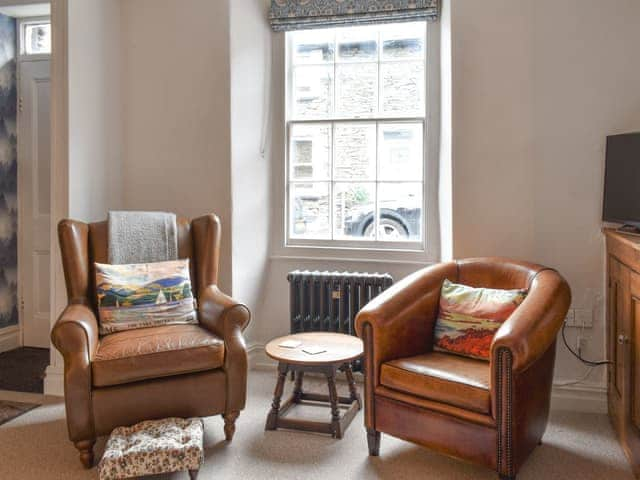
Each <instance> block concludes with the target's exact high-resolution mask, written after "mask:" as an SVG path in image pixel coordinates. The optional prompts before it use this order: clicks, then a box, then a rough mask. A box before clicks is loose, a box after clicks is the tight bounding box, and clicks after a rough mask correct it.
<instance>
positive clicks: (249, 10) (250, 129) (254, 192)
mask: <svg viewBox="0 0 640 480" xmlns="http://www.w3.org/2000/svg"><path fill="white" fill-rule="evenodd" d="M266 12H267V8H266V2H265V1H264V0H235V1H233V2H230V18H229V21H230V25H231V27H230V52H231V55H230V62H231V91H230V94H231V185H232V192H231V198H232V205H233V211H232V225H233V247H232V259H233V295H234V297H236V298H237V299H239V300H241V301H242V302H244V303H246V304H247V305H248V306H249V308H250V309H251V311H252V312H253V321H252V323H251V326H250V329H249V331H248V332H247V336H248V338H249V341H251V339H252V338H253V337H254V336H255V335H254V332H255V331H256V330H258V329H259V325H260V324H261V323H262V322H263V321H268V320H267V319H263V318H261V317H260V316H259V315H258V314H257V312H258V307H259V305H260V303H261V301H262V298H263V291H264V286H265V274H266V267H267V261H268V256H269V232H270V218H269V215H270V211H271V210H270V208H271V191H270V185H271V183H270V179H271V169H270V160H271V156H270V150H269V148H268V147H269V144H268V143H267V140H268V135H267V133H268V129H269V120H270V115H269V112H270V104H269V102H270V93H271V92H270V90H269V87H270V82H269V68H270V65H269V62H270V53H271V52H270V49H271V30H270V28H269V27H268V25H267V24H266V22H265V18H266V14H267V13H266Z"/></svg>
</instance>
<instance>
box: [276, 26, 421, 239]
mask: <svg viewBox="0 0 640 480" xmlns="http://www.w3.org/2000/svg"><path fill="white" fill-rule="evenodd" d="M426 31H427V25H426V22H415V23H400V24H388V25H372V26H364V27H342V28H334V29H320V30H306V31H295V32H289V33H287V89H286V96H287V100H286V102H287V109H286V111H287V145H288V147H287V200H286V204H287V244H289V245H313V246H316V245H320V246H346V247H349V246H352V247H362V248H367V247H384V248H387V247H389V248H401V249H404V248H423V247H424V238H425V232H424V210H425V208H424V205H425V201H424V191H425V179H424V177H425V133H426V128H427V125H426V98H425V97H426V94H425V90H426V70H427V65H426V63H427V62H426V57H427V55H426V45H425V43H426Z"/></svg>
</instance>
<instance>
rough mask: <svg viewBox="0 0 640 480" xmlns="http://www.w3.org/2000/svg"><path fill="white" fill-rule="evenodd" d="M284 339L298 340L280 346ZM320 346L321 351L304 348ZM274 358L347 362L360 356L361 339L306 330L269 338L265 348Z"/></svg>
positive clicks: (313, 362)
mask: <svg viewBox="0 0 640 480" xmlns="http://www.w3.org/2000/svg"><path fill="white" fill-rule="evenodd" d="M285 341H292V342H300V344H299V345H297V346H295V347H293V348H290V347H289V348H288V347H282V346H280V344H281V343H283V342H285ZM309 347H320V348H321V349H324V350H325V351H324V352H322V353H316V354H313V355H312V354H309V353H306V352H304V349H306V348H309ZM265 350H266V352H267V355H269V356H270V357H271V358H273V359H274V360H277V361H279V362H283V363H290V364H294V365H327V364H342V363H347V362H350V361H352V360H355V359H356V358H358V357H360V356H362V353H363V346H362V340H360V339H359V338H357V337H354V336H352V335H346V334H344V333H330V332H307V333H296V334H293V335H286V336H284V337H279V338H275V339H273V340H271V341H270V342H269V343H267V346H266V348H265Z"/></svg>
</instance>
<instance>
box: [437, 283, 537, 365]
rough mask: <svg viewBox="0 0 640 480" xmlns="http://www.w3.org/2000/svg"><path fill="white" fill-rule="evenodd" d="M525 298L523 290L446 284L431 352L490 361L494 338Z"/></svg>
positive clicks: (443, 286) (443, 288)
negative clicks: (435, 351) (436, 351)
mask: <svg viewBox="0 0 640 480" xmlns="http://www.w3.org/2000/svg"><path fill="white" fill-rule="evenodd" d="M526 295H527V292H526V290H498V289H493V288H473V287H469V286H466V285H460V284H456V283H452V282H450V281H449V280H445V281H444V282H443V284H442V291H441V294H440V309H439V312H438V319H437V320H436V326H435V332H434V350H438V351H444V352H450V353H456V354H458V355H464V356H465V357H471V358H478V359H481V360H489V354H490V348H491V341H492V340H493V336H494V335H495V333H496V331H497V330H498V328H500V326H501V325H502V323H503V322H504V321H505V320H507V319H508V318H509V317H510V316H511V314H512V313H513V312H514V310H515V309H516V308H518V306H519V305H520V304H521V303H522V302H523V301H524V299H525V298H526Z"/></svg>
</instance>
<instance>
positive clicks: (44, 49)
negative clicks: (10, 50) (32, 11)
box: [20, 20, 51, 56]
mask: <svg viewBox="0 0 640 480" xmlns="http://www.w3.org/2000/svg"><path fill="white" fill-rule="evenodd" d="M20 39H21V42H20V43H21V49H20V53H21V54H22V55H27V56H29V55H49V54H50V53H51V22H50V21H49V20H25V21H22V22H21V28H20Z"/></svg>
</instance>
